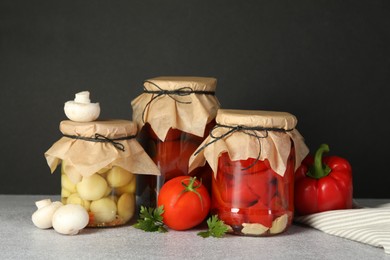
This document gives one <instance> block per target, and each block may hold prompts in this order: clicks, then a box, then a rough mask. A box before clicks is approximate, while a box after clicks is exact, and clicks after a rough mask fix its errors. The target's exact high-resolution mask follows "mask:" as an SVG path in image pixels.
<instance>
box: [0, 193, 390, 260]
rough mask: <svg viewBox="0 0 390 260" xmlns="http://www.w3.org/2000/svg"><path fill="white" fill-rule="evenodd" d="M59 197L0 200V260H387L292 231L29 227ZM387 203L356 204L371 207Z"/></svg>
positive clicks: (356, 246)
mask: <svg viewBox="0 0 390 260" xmlns="http://www.w3.org/2000/svg"><path fill="white" fill-rule="evenodd" d="M45 198H50V199H52V200H53V201H54V200H58V199H59V197H58V196H53V195H50V196H47V195H46V196H45V195H42V196H41V195H0V223H1V224H0V259H2V260H4V259H75V260H76V259H290V260H291V259H321V260H325V259H332V260H333V259H365V260H367V259H390V255H388V254H385V252H384V250H383V248H376V247H373V246H370V245H365V244H361V243H358V242H355V241H350V240H347V239H343V238H340V237H336V236H332V235H328V234H325V233H323V232H321V231H318V230H315V229H312V228H309V227H305V226H299V225H295V224H294V225H292V226H291V227H290V228H289V229H288V230H287V231H286V232H285V233H283V234H280V235H277V236H273V237H241V236H233V235H226V236H225V237H223V238H219V239H217V238H201V237H199V236H197V235H196V233H197V232H198V231H199V230H200V229H195V230H191V231H172V230H170V231H169V232H168V233H163V234H160V233H148V232H144V231H141V230H138V229H135V228H133V227H132V226H131V225H125V226H121V227H115V228H86V229H84V230H82V232H81V233H79V234H78V235H75V236H65V235H60V234H58V233H57V232H55V231H54V230H53V229H48V230H41V229H38V228H36V227H35V226H34V225H33V224H32V222H31V214H32V213H33V212H34V211H35V204H34V203H35V201H37V200H40V199H45ZM389 201H390V199H389V200H372V199H371V200H370V199H362V200H358V202H359V204H361V205H364V206H374V205H376V204H379V203H384V202H389Z"/></svg>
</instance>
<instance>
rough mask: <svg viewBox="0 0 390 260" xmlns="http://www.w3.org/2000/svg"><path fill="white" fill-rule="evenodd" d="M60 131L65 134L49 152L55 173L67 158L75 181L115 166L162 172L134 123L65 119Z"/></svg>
mask: <svg viewBox="0 0 390 260" xmlns="http://www.w3.org/2000/svg"><path fill="white" fill-rule="evenodd" d="M60 131H61V132H62V134H63V135H64V137H62V138H61V139H60V140H58V141H57V142H56V143H54V144H53V145H52V147H51V148H50V149H49V150H48V151H46V153H45V157H46V160H47V164H48V165H49V167H50V170H51V172H52V173H53V172H54V170H55V169H56V167H57V166H58V164H59V163H60V162H61V161H62V160H63V161H66V165H65V167H66V168H65V172H66V174H67V175H68V177H69V178H70V179H71V180H72V182H74V183H77V182H79V181H80V180H81V178H82V177H88V176H91V175H92V174H94V173H96V172H98V171H99V170H101V169H103V168H105V167H106V168H111V167H112V166H119V167H121V168H123V169H125V170H127V171H129V172H131V173H136V174H151V175H160V172H159V170H158V168H157V166H156V165H155V164H154V162H153V161H152V159H150V157H149V156H148V155H147V154H146V152H145V151H144V149H143V148H142V147H141V145H140V144H139V143H138V141H137V140H136V139H135V135H136V134H137V125H136V124H135V123H134V122H131V121H127V120H106V121H93V122H87V123H80V122H74V121H70V120H65V121H62V122H61V123H60ZM67 136H69V137H67ZM78 138H80V139H78ZM81 138H87V140H83V139H81ZM118 138H119V139H123V140H118ZM88 139H89V140H88ZM115 139H116V140H115Z"/></svg>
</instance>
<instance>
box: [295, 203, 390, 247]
mask: <svg viewBox="0 0 390 260" xmlns="http://www.w3.org/2000/svg"><path fill="white" fill-rule="evenodd" d="M294 221H295V222H297V223H301V224H305V225H308V226H310V227H313V228H316V229H318V230H321V231H323V232H325V233H328V234H331V235H335V236H339V237H343V238H347V239H350V240H354V241H358V242H361V243H365V244H369V245H372V246H376V247H383V248H384V250H385V253H386V254H390V203H387V204H382V205H379V206H377V207H370V208H366V207H364V208H354V209H346V210H331V211H326V212H321V213H315V214H310V215H306V216H299V217H295V218H294Z"/></svg>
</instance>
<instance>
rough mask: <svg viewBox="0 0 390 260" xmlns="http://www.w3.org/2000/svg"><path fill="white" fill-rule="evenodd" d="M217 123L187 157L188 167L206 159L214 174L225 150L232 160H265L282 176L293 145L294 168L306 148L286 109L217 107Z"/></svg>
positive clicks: (293, 119)
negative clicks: (267, 109) (188, 159)
mask: <svg viewBox="0 0 390 260" xmlns="http://www.w3.org/2000/svg"><path fill="white" fill-rule="evenodd" d="M216 122H217V125H216V126H215V127H214V128H213V129H212V130H211V132H210V135H209V136H208V137H207V138H206V139H205V140H204V142H203V143H202V144H201V145H200V148H199V149H198V151H196V152H195V153H194V154H193V155H192V156H191V158H190V162H189V165H190V167H189V171H191V170H193V169H195V168H196V167H199V166H203V165H204V164H205V163H206V161H207V162H208V163H209V165H210V167H211V169H212V170H213V172H214V175H215V176H216V174H217V168H218V158H219V156H220V155H221V154H222V153H224V152H227V153H228V154H229V157H230V159H231V160H232V161H236V160H247V159H248V158H253V159H259V160H265V159H267V160H268V161H269V163H270V166H271V168H272V169H273V170H274V171H275V172H276V173H277V174H279V175H280V176H283V175H284V173H285V171H286V167H287V162H288V157H289V155H290V152H291V147H292V145H293V147H294V153H295V167H296V168H297V167H298V166H299V165H300V164H301V161H302V160H303V158H305V156H306V155H307V154H308V152H309V150H308V148H307V146H306V145H305V143H304V139H303V137H302V136H301V135H300V133H299V132H298V130H297V129H296V128H295V126H296V124H297V119H296V117H295V116H294V115H292V114H290V113H286V112H275V111H255V110H229V109H219V110H218V112H217V117H216Z"/></svg>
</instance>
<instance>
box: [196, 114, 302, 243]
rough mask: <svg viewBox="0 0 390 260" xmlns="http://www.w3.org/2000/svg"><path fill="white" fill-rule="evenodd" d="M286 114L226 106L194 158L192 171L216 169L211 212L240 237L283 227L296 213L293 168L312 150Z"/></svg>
mask: <svg viewBox="0 0 390 260" xmlns="http://www.w3.org/2000/svg"><path fill="white" fill-rule="evenodd" d="M296 123H297V120H296V118H295V116H293V115H292V114H289V113H285V112H271V111H248V110H224V109H220V110H219V111H218V114H217V117H216V126H215V127H214V128H213V129H212V130H211V132H210V136H209V137H208V138H207V139H206V140H205V141H204V143H203V144H202V145H201V146H200V148H199V149H198V150H197V152H196V153H195V155H194V156H193V157H191V161H190V169H193V168H196V167H198V166H202V165H204V164H205V163H206V161H207V162H208V164H209V165H210V166H211V168H212V169H213V173H214V174H213V178H212V209H211V211H212V214H217V215H218V217H219V218H220V219H222V220H223V221H224V222H225V224H227V225H229V226H230V227H231V232H232V233H233V234H237V235H247V236H269V235H275V234H278V233H281V232H283V231H285V230H286V229H287V228H288V227H289V226H290V225H291V222H292V218H293V214H294V204H293V202H294V198H293V195H294V171H295V169H296V168H297V167H298V166H299V165H300V163H301V161H302V160H303V158H304V157H305V156H306V154H307V153H308V148H307V147H306V145H305V144H304V142H303V138H302V136H301V135H300V134H299V132H298V131H297V130H296V129H295V126H296Z"/></svg>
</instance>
